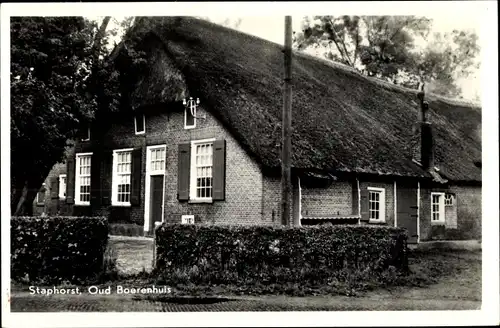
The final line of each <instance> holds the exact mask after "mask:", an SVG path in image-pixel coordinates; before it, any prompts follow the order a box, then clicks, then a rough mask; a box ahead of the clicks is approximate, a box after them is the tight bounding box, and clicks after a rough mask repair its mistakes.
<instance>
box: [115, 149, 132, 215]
mask: <svg viewBox="0 0 500 328" xmlns="http://www.w3.org/2000/svg"><path fill="white" fill-rule="evenodd" d="M131 175H132V149H122V150H115V151H114V154H113V199H112V205H115V206H116V205H117V206H129V205H130V194H131V182H130V181H131Z"/></svg>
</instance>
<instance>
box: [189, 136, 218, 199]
mask: <svg viewBox="0 0 500 328" xmlns="http://www.w3.org/2000/svg"><path fill="white" fill-rule="evenodd" d="M213 141H214V140H205V141H197V142H192V144H191V186H190V188H189V190H190V193H191V195H190V199H191V200H201V201H203V200H205V201H211V200H212V187H213V183H212V182H213V176H212V167H213V146H214V144H213Z"/></svg>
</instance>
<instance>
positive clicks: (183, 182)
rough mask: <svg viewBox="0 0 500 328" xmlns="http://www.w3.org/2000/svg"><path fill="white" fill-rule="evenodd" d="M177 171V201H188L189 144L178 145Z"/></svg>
mask: <svg viewBox="0 0 500 328" xmlns="http://www.w3.org/2000/svg"><path fill="white" fill-rule="evenodd" d="M178 156H179V159H178V171H177V199H178V200H189V177H190V172H189V171H190V169H191V144H190V143H182V144H179V155H178Z"/></svg>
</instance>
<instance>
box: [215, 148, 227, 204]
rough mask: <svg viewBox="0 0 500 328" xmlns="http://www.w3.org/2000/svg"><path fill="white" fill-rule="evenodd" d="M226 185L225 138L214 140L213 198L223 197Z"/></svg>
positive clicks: (221, 198) (219, 198) (222, 198)
mask: <svg viewBox="0 0 500 328" xmlns="http://www.w3.org/2000/svg"><path fill="white" fill-rule="evenodd" d="M225 186H226V140H216V141H215V142H214V157H213V195H212V199H213V200H224V199H225V189H226V188H225Z"/></svg>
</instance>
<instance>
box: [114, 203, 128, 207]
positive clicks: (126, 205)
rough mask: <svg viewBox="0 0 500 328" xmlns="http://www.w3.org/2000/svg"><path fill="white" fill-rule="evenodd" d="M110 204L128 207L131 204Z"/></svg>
mask: <svg viewBox="0 0 500 328" xmlns="http://www.w3.org/2000/svg"><path fill="white" fill-rule="evenodd" d="M111 206H115V207H130V206H132V205H131V204H116V203H115V204H111Z"/></svg>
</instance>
